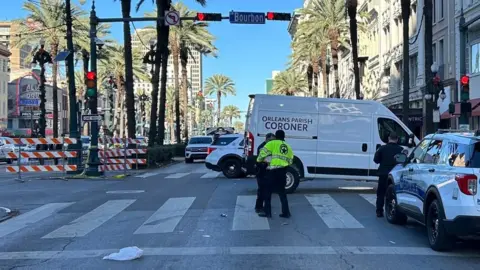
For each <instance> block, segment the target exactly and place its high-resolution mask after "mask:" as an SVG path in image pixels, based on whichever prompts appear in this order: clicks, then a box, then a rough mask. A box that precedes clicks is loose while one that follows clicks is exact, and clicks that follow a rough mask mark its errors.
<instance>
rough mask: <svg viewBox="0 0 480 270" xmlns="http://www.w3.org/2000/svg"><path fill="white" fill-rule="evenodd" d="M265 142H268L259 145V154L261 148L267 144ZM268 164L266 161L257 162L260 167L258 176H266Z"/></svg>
mask: <svg viewBox="0 0 480 270" xmlns="http://www.w3.org/2000/svg"><path fill="white" fill-rule="evenodd" d="M265 144H267V142H263V143H261V144H260V145H259V146H258V148H257V155H258V154H260V149H262V148H263V147H264V146H265ZM267 166H268V164H267V163H265V162H257V168H258V173H257V177H263V176H265V174H266V172H267Z"/></svg>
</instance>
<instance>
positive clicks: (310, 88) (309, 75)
mask: <svg viewBox="0 0 480 270" xmlns="http://www.w3.org/2000/svg"><path fill="white" fill-rule="evenodd" d="M307 83H308V92H309V93H312V91H313V68H312V65H308V67H307Z"/></svg>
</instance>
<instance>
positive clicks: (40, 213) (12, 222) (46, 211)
mask: <svg viewBox="0 0 480 270" xmlns="http://www.w3.org/2000/svg"><path fill="white" fill-rule="evenodd" d="M72 204H73V203H48V204H45V205H42V206H40V207H38V208H35V209H33V210H32V211H29V212H27V213H25V214H21V215H19V216H18V217H13V218H11V219H9V220H7V221H5V222H2V223H0V237H3V236H5V235H8V234H11V233H13V232H15V231H18V230H21V229H23V228H25V227H27V226H28V225H30V224H35V223H37V222H39V221H41V220H42V219H45V218H47V217H49V216H51V215H53V214H54V213H56V212H58V211H60V210H62V209H64V208H66V207H68V206H70V205H72Z"/></svg>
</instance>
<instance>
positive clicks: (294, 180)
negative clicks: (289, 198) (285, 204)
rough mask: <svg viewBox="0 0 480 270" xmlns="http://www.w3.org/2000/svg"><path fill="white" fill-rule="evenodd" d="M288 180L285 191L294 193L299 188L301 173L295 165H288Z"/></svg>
mask: <svg viewBox="0 0 480 270" xmlns="http://www.w3.org/2000/svg"><path fill="white" fill-rule="evenodd" d="M286 177H287V181H286V184H285V191H286V192H287V194H292V193H294V192H295V190H297V187H298V185H299V184H300V174H299V173H298V171H297V170H296V169H295V168H293V167H290V166H289V167H287V175H286Z"/></svg>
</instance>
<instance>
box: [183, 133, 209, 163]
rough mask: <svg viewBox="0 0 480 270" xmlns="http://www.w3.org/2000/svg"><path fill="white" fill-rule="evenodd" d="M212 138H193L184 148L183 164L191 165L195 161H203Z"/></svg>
mask: <svg viewBox="0 0 480 270" xmlns="http://www.w3.org/2000/svg"><path fill="white" fill-rule="evenodd" d="M212 141H213V138H212V136H194V137H192V138H190V140H189V141H188V145H187V147H185V163H192V162H193V161H195V159H205V158H206V157H207V155H208V153H207V150H208V147H209V146H210V144H211V143H212Z"/></svg>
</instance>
